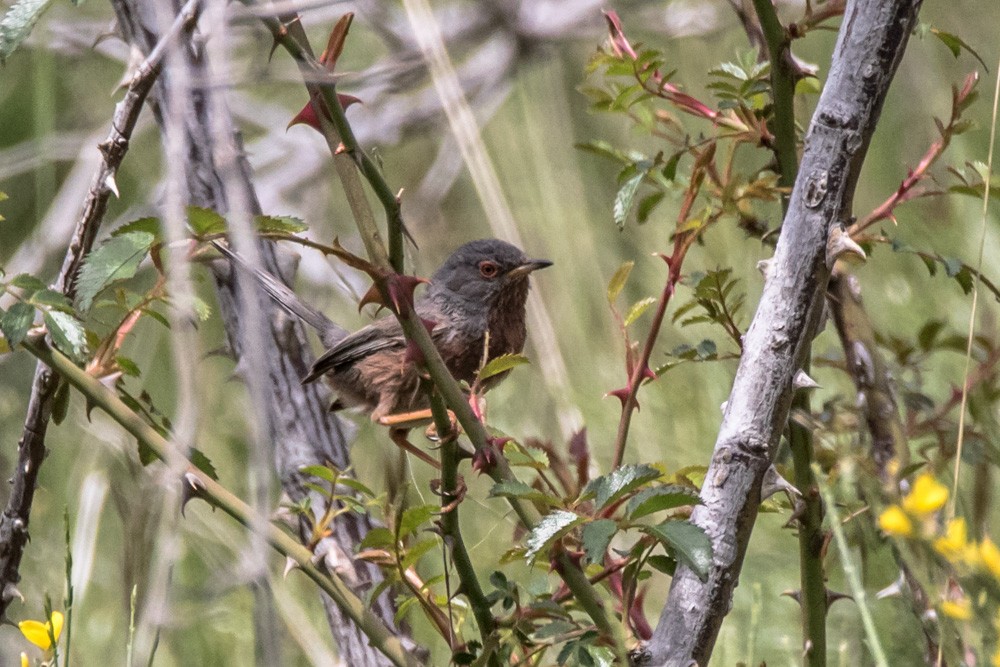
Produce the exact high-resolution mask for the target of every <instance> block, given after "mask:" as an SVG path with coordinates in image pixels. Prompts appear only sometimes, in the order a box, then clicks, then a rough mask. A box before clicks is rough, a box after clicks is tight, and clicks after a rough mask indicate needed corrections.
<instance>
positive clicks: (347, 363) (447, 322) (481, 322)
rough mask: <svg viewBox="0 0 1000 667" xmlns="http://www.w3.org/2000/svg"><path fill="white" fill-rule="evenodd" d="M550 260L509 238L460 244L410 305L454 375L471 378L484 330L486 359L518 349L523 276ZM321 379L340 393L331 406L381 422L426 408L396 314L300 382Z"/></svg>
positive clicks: (340, 346)
mask: <svg viewBox="0 0 1000 667" xmlns="http://www.w3.org/2000/svg"><path fill="white" fill-rule="evenodd" d="M549 265H551V262H549V261H547V260H531V259H528V258H527V257H526V256H525V255H524V253H523V252H521V251H520V250H519V249H518V248H516V247H514V246H513V245H511V244H509V243H505V242H504V241H499V240H497V239H484V240H480V241H472V242H470V243H466V244H465V245H463V246H461V247H460V248H458V250H456V251H455V252H454V253H452V255H451V256H450V257H449V258H448V259H447V260H446V261H445V263H444V264H443V265H442V266H441V268H440V269H438V270H437V271H436V272H435V273H434V275H433V276H432V278H431V284H430V286H429V287H428V289H427V291H426V293H425V294H424V295H423V296H422V297H420V298H419V299H417V301H416V302H415V304H414V308H415V310H416V312H417V314H418V315H419V316H420V317H421V318H423V319H424V320H429V321H431V322H433V323H434V328H433V329H432V330H431V338H432V339H433V340H434V343H435V345H436V346H437V348H438V350H440V352H441V356H442V357H443V358H444V361H445V363H446V364H447V365H448V370H450V371H451V373H452V375H454V376H455V378H456V379H458V380H464V381H465V382H468V383H470V384H471V383H472V382H473V381H474V380H475V377H476V372H477V371H478V369H479V366H480V364H481V363H482V359H483V351H484V349H483V348H484V345H485V340H486V333H487V332H489V352H488V358H489V359H493V358H495V357H498V356H501V355H504V354H511V353H517V352H520V351H521V350H522V349H523V348H524V340H525V322H524V319H525V301H526V299H527V297H528V277H529V275H530V274H531V272H532V271H535V270H537V269H541V268H544V267H546V266H549ZM319 377H326V380H327V382H328V383H329V384H330V386H331V387H333V389H334V390H335V391H336V392H337V394H338V400H337V402H336V403H334V406H333V407H334V409H338V408H342V407H358V408H360V409H361V410H363V411H364V412H366V413H368V414H370V415H371V418H372V419H374V420H379V419H381V418H383V417H387V416H389V415H393V414H399V413H405V412H412V411H414V410H419V409H423V408H426V407H427V401H426V398H425V397H424V396H423V394H422V392H421V391H420V375H419V371H418V369H417V367H416V365H415V364H414V362H413V361H411V360H409V359H408V358H407V352H406V339H405V337H404V336H403V331H402V328H401V327H400V325H399V322H398V321H397V320H396V318H395V317H384V318H382V319H380V320H377V321H376V322H374V323H373V324H371V325H369V326H367V327H364V328H363V329H360V330H359V331H357V332H355V333H353V334H350V335H348V336H346V337H345V338H343V339H342V340H340V341H339V342H338V343H336V344H335V345H333V346H332V347H331V348H330V349H329V350H327V351H326V352H325V353H324V354H323V355H322V356H321V357H320V358H319V359H317V360H316V363H315V364H314V365H313V367H312V370H311V372H310V373H309V375H308V376H307V377H306V379H305V380H304V381H305V382H311V381H313V380H315V379H317V378H319ZM498 379H499V378H498Z"/></svg>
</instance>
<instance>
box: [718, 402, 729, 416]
mask: <svg viewBox="0 0 1000 667" xmlns="http://www.w3.org/2000/svg"><path fill="white" fill-rule="evenodd" d="M728 407H729V401H723V402H722V403H719V410H721V411H722V413H723V414H725V412H726V408H728Z"/></svg>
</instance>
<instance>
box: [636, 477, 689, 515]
mask: <svg viewBox="0 0 1000 667" xmlns="http://www.w3.org/2000/svg"><path fill="white" fill-rule="evenodd" d="M700 502H701V499H700V498H699V497H698V491H697V490H695V489H692V488H688V487H686V486H679V485H677V484H666V485H664V486H656V487H653V488H651V489H643V490H642V491H640V492H639V493H637V494H635V496H634V497H632V498H630V499H629V501H628V504H627V505H626V506H625V514H626V515H627V516H628V517H629V518H630V519H633V520H634V519H640V518H642V517H644V516H648V515H650V514H653V513H655V512H662V511H664V510H672V509H675V508H678V507H684V506H685V505H695V504H698V503H700Z"/></svg>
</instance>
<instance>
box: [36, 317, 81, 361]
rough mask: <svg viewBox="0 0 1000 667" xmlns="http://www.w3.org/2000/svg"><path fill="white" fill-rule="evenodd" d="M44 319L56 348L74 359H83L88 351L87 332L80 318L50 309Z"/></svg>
mask: <svg viewBox="0 0 1000 667" xmlns="http://www.w3.org/2000/svg"><path fill="white" fill-rule="evenodd" d="M44 321H45V326H46V328H48V330H49V334H50V335H51V336H52V342H53V343H55V346H56V348H58V349H59V350H60V351H61V352H62V353H63V354H65V355H66V356H68V357H69V358H70V359H73V360H74V361H81V360H83V357H84V355H85V354H86V351H87V334H86V332H85V331H84V329H83V324H81V323H80V320H78V319H76V318H75V317H74V316H72V315H70V314H69V313H64V312H62V311H61V310H49V311H47V312H46V313H45V315H44Z"/></svg>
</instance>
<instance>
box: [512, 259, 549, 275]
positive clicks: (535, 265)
mask: <svg viewBox="0 0 1000 667" xmlns="http://www.w3.org/2000/svg"><path fill="white" fill-rule="evenodd" d="M547 266H552V262H550V261H549V260H547V259H529V260H528V261H527V262H525V263H524V264H521V265H520V266H515V267H514V268H513V269H511V270H510V271H508V272H507V276H508V277H509V278H520V277H521V276H527V275H528V274H529V273H531V272H532V271H537V270H538V269H544V268H545V267H547Z"/></svg>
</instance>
